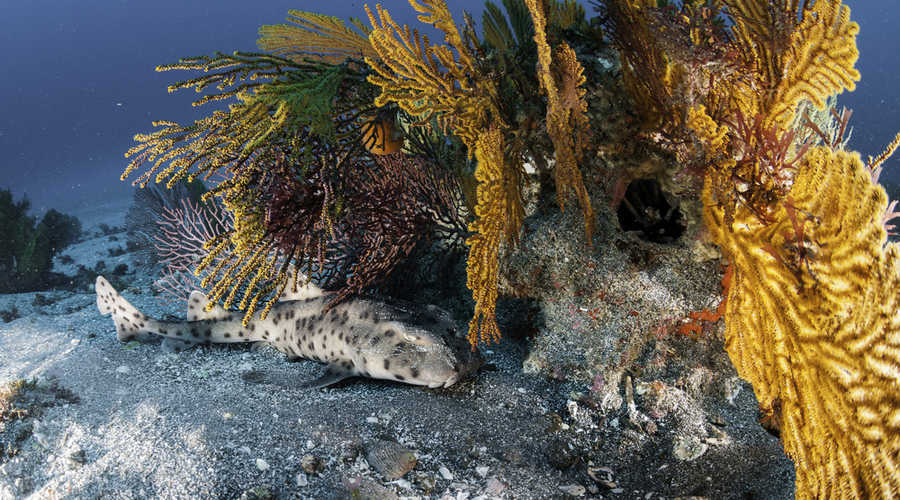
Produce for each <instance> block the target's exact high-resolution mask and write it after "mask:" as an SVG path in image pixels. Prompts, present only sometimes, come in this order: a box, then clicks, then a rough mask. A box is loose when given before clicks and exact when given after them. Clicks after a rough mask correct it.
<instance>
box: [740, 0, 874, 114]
mask: <svg viewBox="0 0 900 500" xmlns="http://www.w3.org/2000/svg"><path fill="white" fill-rule="evenodd" d="M725 3H726V4H727V5H728V8H729V10H730V11H731V12H732V13H733V18H734V20H735V25H734V27H733V29H732V32H733V34H734V36H735V39H736V40H737V42H738V46H739V47H740V50H741V51H742V52H743V53H744V54H745V57H747V58H748V59H749V60H751V61H754V63H755V66H756V82H751V81H748V80H743V81H741V80H735V82H736V83H738V85H736V87H737V88H735V89H733V90H735V91H737V90H740V93H739V94H738V99H740V100H741V104H742V106H741V108H742V111H744V113H745V114H750V113H763V114H765V115H766V117H767V122H766V125H767V126H771V125H774V124H776V123H777V124H779V125H781V126H782V127H784V126H786V125H787V124H788V123H790V121H791V120H792V119H793V118H794V112H795V111H796V109H797V106H798V105H799V104H800V102H801V101H802V100H804V99H805V100H808V101H810V102H812V103H813V104H815V105H816V107H817V108H819V109H821V108H823V107H825V100H826V99H827V98H828V96H830V95H832V94H835V93H837V92H841V91H843V90H844V89H847V90H851V91H852V90H853V89H854V88H855V87H856V86H855V84H854V81H856V80H859V72H858V71H857V70H856V69H854V67H853V66H854V64H856V60H857V59H858V58H859V51H858V50H857V48H856V34H857V33H858V32H859V25H857V24H856V23H854V22H850V9H849V8H847V6H845V5H841V2H840V1H839V0H837V1H836V0H828V1H817V2H815V3H814V4H813V5H812V6H810V5H809V2H808V1H804V2H800V1H798V0H781V1H779V2H770V1H769V0H726V2H725ZM773 3H774V4H775V5H772V4H773ZM798 15H799V19H800V21H799V23H798V22H797V18H798ZM750 83H753V84H754V86H755V85H760V86H761V84H767V85H768V86H769V87H770V88H772V89H773V90H774V91H773V92H770V93H768V95H767V96H766V95H764V96H763V98H762V99H759V98H758V96H759V94H758V93H757V92H756V89H755V88H751V87H750V85H744V84H750ZM740 87H745V88H740Z"/></svg>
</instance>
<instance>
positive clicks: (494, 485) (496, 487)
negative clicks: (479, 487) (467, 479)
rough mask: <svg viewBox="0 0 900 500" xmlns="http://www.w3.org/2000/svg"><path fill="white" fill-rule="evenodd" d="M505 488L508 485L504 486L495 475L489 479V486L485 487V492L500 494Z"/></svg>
mask: <svg viewBox="0 0 900 500" xmlns="http://www.w3.org/2000/svg"><path fill="white" fill-rule="evenodd" d="M504 489H506V486H504V485H503V483H502V482H500V480H499V479H497V478H496V477H493V478H491V480H490V481H488V486H487V488H485V490H484V492H485V493H487V494H488V495H499V494H500V492H501V491H503V490H504Z"/></svg>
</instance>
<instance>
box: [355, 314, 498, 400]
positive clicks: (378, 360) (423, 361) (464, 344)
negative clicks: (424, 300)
mask: <svg viewBox="0 0 900 500" xmlns="http://www.w3.org/2000/svg"><path fill="white" fill-rule="evenodd" d="M375 314H376V317H377V318H378V320H376V325H377V326H376V327H375V328H374V330H375V332H377V333H376V334H375V335H373V336H372V337H371V338H369V339H367V340H363V341H361V342H360V345H359V347H360V349H359V351H360V352H359V356H360V359H357V360H356V363H355V364H356V368H357V370H360V371H364V372H365V373H366V374H367V375H368V376H370V377H374V378H383V379H388V380H399V381H402V382H405V383H407V384H415V385H427V386H428V387H432V388H433V387H450V386H451V385H453V384H454V383H456V382H457V381H458V380H459V379H461V378H463V377H464V376H466V375H467V374H469V373H471V372H473V371H475V370H477V369H478V368H480V367H481V365H483V364H484V358H483V357H481V353H479V352H478V350H477V349H474V350H473V349H472V346H471V345H470V344H469V342H468V340H466V337H465V335H462V334H460V333H459V332H458V331H457V329H456V324H455V323H454V322H453V318H452V317H451V316H450V314H449V313H447V312H446V311H444V310H443V309H441V308H439V307H437V306H416V305H412V304H408V303H401V302H399V301H391V302H389V303H385V304H382V305H379V307H377V308H376V311H375ZM379 334H380V335H379Z"/></svg>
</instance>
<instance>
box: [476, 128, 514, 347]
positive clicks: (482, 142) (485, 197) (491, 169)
mask: <svg viewBox="0 0 900 500" xmlns="http://www.w3.org/2000/svg"><path fill="white" fill-rule="evenodd" d="M504 150H505V145H504V140H503V133H502V132H501V131H500V129H499V128H498V127H497V126H492V127H491V128H490V129H488V130H487V132H485V133H483V134H481V137H479V139H478V142H477V144H476V147H475V158H476V159H477V160H478V170H476V171H475V175H476V177H477V178H478V182H479V184H478V205H477V206H476V207H475V212H476V215H478V218H477V219H476V220H475V222H473V223H472V225H471V226H470V228H469V229H470V230H472V231H473V232H474V233H475V234H474V235H472V236H471V237H469V239H468V240H466V243H467V244H468V245H469V246H471V247H472V249H471V251H470V252H469V261H468V268H467V269H466V274H467V276H468V280H467V283H466V284H467V286H468V287H469V289H471V290H472V297H473V298H474V299H475V315H474V317H473V318H472V321H470V322H469V342H470V343H471V344H472V345H473V346H474V345H476V344H477V343H478V342H491V341H497V340H499V339H500V330H499V328H497V318H496V317H495V316H494V309H495V307H496V305H497V279H498V275H499V266H498V262H497V261H498V253H499V252H500V244H501V243H502V239H503V234H504V233H506V232H507V229H508V225H509V224H510V223H511V221H510V217H509V215H510V214H509V210H510V208H509V207H508V201H507V200H508V199H509V196H507V192H508V191H509V190H510V189H518V187H517V186H510V185H509V184H510V179H508V178H507V177H506V176H504V175H503V172H504V170H505V168H506V167H505V165H504V163H505V160H504ZM517 218H518V222H515V223H516V224H519V223H521V216H518V217H517ZM517 227H518V226H517Z"/></svg>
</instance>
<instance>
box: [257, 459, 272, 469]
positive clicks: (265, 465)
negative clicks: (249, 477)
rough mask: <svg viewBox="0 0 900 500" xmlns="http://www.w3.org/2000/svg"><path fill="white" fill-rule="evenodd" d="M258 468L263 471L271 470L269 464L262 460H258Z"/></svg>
mask: <svg viewBox="0 0 900 500" xmlns="http://www.w3.org/2000/svg"><path fill="white" fill-rule="evenodd" d="M256 468H257V469H259V470H261V471H267V470H269V463H268V462H266V461H265V460H263V459H261V458H257V459H256Z"/></svg>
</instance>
